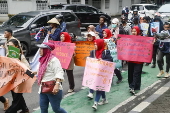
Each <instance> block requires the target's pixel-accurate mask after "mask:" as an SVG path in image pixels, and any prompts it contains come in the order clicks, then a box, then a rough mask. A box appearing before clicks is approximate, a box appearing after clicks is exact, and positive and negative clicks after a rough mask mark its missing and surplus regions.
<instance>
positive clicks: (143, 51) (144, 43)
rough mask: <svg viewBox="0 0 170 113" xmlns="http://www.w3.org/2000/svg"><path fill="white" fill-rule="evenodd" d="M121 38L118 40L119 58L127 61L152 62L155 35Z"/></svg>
mask: <svg viewBox="0 0 170 113" xmlns="http://www.w3.org/2000/svg"><path fill="white" fill-rule="evenodd" d="M119 36H121V38H120V39H119V40H118V42H117V49H118V59H120V60H126V61H137V62H147V63H150V62H151V60H152V51H153V40H154V38H153V37H142V36H134V35H131V36H130V38H126V37H127V35H125V37H124V36H123V35H119Z"/></svg>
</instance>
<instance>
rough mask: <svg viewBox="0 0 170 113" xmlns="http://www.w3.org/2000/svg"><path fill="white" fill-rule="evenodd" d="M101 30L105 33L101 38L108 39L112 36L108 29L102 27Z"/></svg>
mask: <svg viewBox="0 0 170 113" xmlns="http://www.w3.org/2000/svg"><path fill="white" fill-rule="evenodd" d="M103 31H105V32H106V34H107V37H103V39H110V38H111V37H112V33H111V31H110V29H103Z"/></svg>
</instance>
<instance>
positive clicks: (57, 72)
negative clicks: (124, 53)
mask: <svg viewBox="0 0 170 113" xmlns="http://www.w3.org/2000/svg"><path fill="white" fill-rule="evenodd" d="M128 11H129V10H128V8H127V7H126V8H125V11H124V16H122V17H121V21H119V19H118V18H114V19H113V20H112V21H111V29H109V28H108V26H106V25H105V24H104V23H105V22H106V18H105V16H101V17H100V18H99V25H97V26H96V27H95V26H93V25H89V26H88V28H87V34H86V36H85V39H86V41H91V42H94V46H95V50H92V51H91V52H90V53H89V54H90V56H89V57H91V58H95V59H98V60H105V61H110V62H113V58H112V57H111V53H110V51H109V50H108V49H107V44H106V43H105V41H104V39H110V40H111V41H113V43H115V44H116V43H117V41H118V40H119V37H118V35H119V34H124V35H134V36H145V37H154V38H155V40H154V42H153V43H154V44H153V62H152V66H151V68H155V67H156V62H157V64H158V67H159V70H160V72H159V73H158V75H157V77H161V76H162V75H163V74H164V71H163V65H164V59H163V57H164V56H166V71H165V76H164V77H166V78H167V77H169V68H170V60H169V58H170V49H169V48H170V43H169V42H166V41H165V42H164V41H162V42H161V41H160V40H164V39H167V38H169V33H170V24H169V23H164V24H163V23H162V21H161V20H160V18H159V17H155V18H154V19H150V18H149V17H143V18H139V17H138V15H134V17H133V22H132V24H131V26H129V24H128V15H127V13H128ZM151 22H158V23H159V25H160V26H159V31H158V32H157V33H167V34H168V36H166V37H159V36H158V35H156V33H155V32H154V31H153V34H151V31H150V30H152V29H150V27H151V26H150V23H151ZM47 23H49V24H50V28H49V30H48V34H49V40H53V41H61V42H67V43H74V41H75V40H74V41H73V40H72V39H73V37H71V36H70V34H69V33H68V32H67V29H66V23H65V22H64V20H63V18H62V15H57V16H56V17H54V18H52V19H51V20H49V21H48V22H47ZM141 23H148V24H149V27H148V33H147V35H144V34H143V31H142V29H141ZM12 34H13V33H12V30H11V29H6V30H5V32H4V36H5V38H7V42H6V43H5V45H4V46H3V47H4V48H6V56H7V57H8V46H14V47H16V48H19V49H20V58H19V59H18V60H20V61H21V62H22V63H24V64H25V65H26V66H27V67H28V68H30V66H29V63H28V61H27V60H26V58H25V56H24V54H23V52H22V48H21V44H20V41H19V40H18V39H16V38H14V37H13V36H12ZM129 38H130V37H129ZM146 40H147V38H146ZM37 46H38V47H39V48H40V53H39V54H40V56H41V57H40V58H39V62H40V66H39V67H40V68H39V70H37V71H35V72H32V73H33V74H35V75H36V74H37V75H38V76H37V81H38V85H39V87H40V88H39V91H38V93H39V96H40V98H39V99H40V100H39V104H40V109H41V113H48V107H49V103H50V104H51V106H52V109H53V111H54V112H55V113H67V112H66V111H65V110H64V109H63V108H61V107H60V102H61V100H62V81H63V80H64V72H66V73H67V77H68V82H69V90H68V93H72V92H74V87H75V81H74V73H73V70H74V57H75V56H76V54H75V53H73V56H72V58H71V61H70V64H69V66H68V69H62V66H61V63H60V61H59V59H58V58H56V57H55V56H54V55H53V54H52V51H53V50H54V49H55V46H54V45H53V44H52V43H49V42H45V43H42V44H40V45H37ZM75 48H76V47H75ZM156 59H157V60H156ZM123 62H127V63H128V84H129V92H130V93H131V94H132V95H135V94H136V90H140V87H141V74H142V72H143V71H142V68H143V64H144V63H145V62H139V61H123ZM122 65H123V63H122ZM145 65H146V66H148V65H150V63H145ZM114 73H115V75H116V76H117V78H118V80H117V84H120V83H121V82H122V80H123V77H122V75H121V71H120V69H118V68H115V69H114ZM51 81H52V82H54V84H53V90H52V92H51V93H43V88H44V87H45V85H46V84H48V82H51ZM94 92H95V91H94V90H93V89H89V94H88V95H87V97H89V98H93V97H94ZM11 94H12V97H13V101H12V105H10V106H9V100H8V99H7V98H5V97H3V96H1V97H0V101H1V102H2V103H3V104H4V110H5V113H17V111H19V110H21V112H20V113H29V109H28V107H27V105H26V102H25V100H24V97H23V93H15V92H14V91H12V90H11ZM100 97H102V100H101V102H99V101H100ZM107 103H108V100H107V99H106V95H105V91H100V90H97V91H96V95H95V99H94V105H93V106H92V108H94V109H95V110H97V105H103V104H107Z"/></svg>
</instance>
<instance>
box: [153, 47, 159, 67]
mask: <svg viewBox="0 0 170 113" xmlns="http://www.w3.org/2000/svg"><path fill="white" fill-rule="evenodd" d="M157 53H158V45H153V56H152V64H153V65H156V55H157Z"/></svg>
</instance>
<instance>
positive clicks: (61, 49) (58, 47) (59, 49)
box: [49, 40, 75, 69]
mask: <svg viewBox="0 0 170 113" xmlns="http://www.w3.org/2000/svg"><path fill="white" fill-rule="evenodd" d="M49 42H50V43H53V44H54V45H55V49H54V50H53V51H52V52H53V54H54V55H55V56H56V57H57V58H58V59H59V60H60V63H61V66H62V68H64V69H68V66H69V64H70V61H71V59H72V56H73V52H74V48H75V44H74V43H68V42H60V41H51V40H49Z"/></svg>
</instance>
